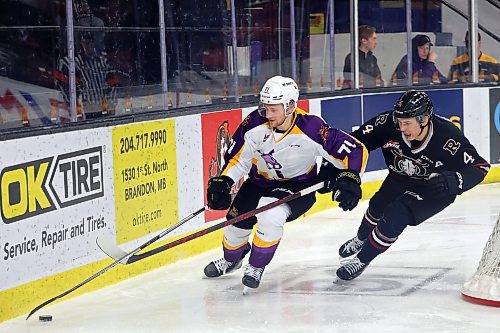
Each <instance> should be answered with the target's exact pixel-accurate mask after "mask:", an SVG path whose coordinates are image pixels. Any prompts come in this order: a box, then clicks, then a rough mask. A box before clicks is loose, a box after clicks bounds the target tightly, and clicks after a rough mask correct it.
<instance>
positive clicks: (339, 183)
mask: <svg viewBox="0 0 500 333" xmlns="http://www.w3.org/2000/svg"><path fill="white" fill-rule="evenodd" d="M331 188H332V192H333V193H332V200H333V201H338V202H339V207H340V208H342V209H343V210H344V211H348V210H353V209H354V207H356V206H357V205H358V202H359V199H361V178H360V177H359V174H358V173H357V172H355V171H352V170H343V171H341V172H340V173H339V175H338V176H337V179H336V181H335V183H333V186H332V187H331Z"/></svg>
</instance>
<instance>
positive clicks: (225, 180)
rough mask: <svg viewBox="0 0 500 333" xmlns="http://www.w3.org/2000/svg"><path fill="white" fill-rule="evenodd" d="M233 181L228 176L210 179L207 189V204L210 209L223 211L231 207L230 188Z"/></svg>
mask: <svg viewBox="0 0 500 333" xmlns="http://www.w3.org/2000/svg"><path fill="white" fill-rule="evenodd" d="M233 184H234V181H233V180H232V179H231V177H228V176H219V177H213V178H210V180H209V181H208V189H207V202H208V207H209V208H210V209H215V210H224V209H228V208H229V206H231V187H232V186H233Z"/></svg>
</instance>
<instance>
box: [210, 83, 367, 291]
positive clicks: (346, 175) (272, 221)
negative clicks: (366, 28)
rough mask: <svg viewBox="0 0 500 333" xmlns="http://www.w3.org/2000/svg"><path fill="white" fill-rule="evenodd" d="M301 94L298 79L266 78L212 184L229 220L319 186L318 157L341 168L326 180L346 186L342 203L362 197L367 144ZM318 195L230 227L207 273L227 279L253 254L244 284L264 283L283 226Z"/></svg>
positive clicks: (332, 186) (213, 199) (215, 205)
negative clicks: (306, 103)
mask: <svg viewBox="0 0 500 333" xmlns="http://www.w3.org/2000/svg"><path fill="white" fill-rule="evenodd" d="M298 98H299V89H298V87H297V84H296V83H295V81H294V80H293V79H291V78H287V77H282V76H275V77H272V78H270V79H269V80H268V81H267V82H266V83H265V84H264V86H263V88H262V90H261V92H260V105H259V108H258V109H257V110H255V111H253V112H251V113H250V114H249V115H248V116H247V117H246V118H245V119H244V120H243V122H242V123H241V124H240V126H239V127H238V129H237V130H236V132H235V133H234V135H233V137H232V142H231V146H230V148H229V150H228V151H227V153H226V155H225V164H224V167H223V168H222V172H221V175H220V176H218V177H213V178H211V179H210V180H209V182H208V189H207V201H208V206H209V207H210V208H211V209H215V210H225V209H228V208H229V212H228V214H227V218H228V219H229V218H233V217H235V216H238V215H241V214H243V213H246V212H249V211H251V210H254V209H256V208H257V207H261V206H264V205H266V204H269V203H271V202H274V201H276V200H279V199H281V198H283V197H285V196H287V195H289V194H290V193H293V192H296V191H300V190H302V189H304V188H306V187H308V186H311V185H313V184H314V183H315V182H317V181H318V179H317V170H316V159H317V157H323V158H324V159H326V160H328V161H329V162H330V163H332V164H333V165H334V166H335V167H336V168H338V169H339V170H340V171H339V172H338V175H337V176H335V177H336V178H335V180H336V181H334V182H326V183H327V184H328V185H327V186H328V188H327V190H329V191H333V193H336V192H337V190H339V191H338V192H337V193H340V194H339V195H337V196H336V200H337V201H338V202H339V205H340V207H342V208H343V209H344V210H351V209H353V208H354V207H355V206H356V205H357V203H358V201H359V199H360V198H361V187H360V174H361V173H362V172H363V171H364V169H365V166H366V161H367V157H368V154H367V150H366V148H365V147H364V145H363V144H362V143H360V142H359V141H358V140H356V139H355V138H353V137H352V136H350V135H348V134H346V133H344V132H342V131H341V130H338V129H334V128H331V127H330V126H328V125H327V124H326V123H325V122H324V121H323V120H322V119H321V118H320V117H317V116H314V115H309V114H307V113H306V112H305V111H303V110H301V109H299V108H297V101H298ZM337 171H338V170H337ZM245 175H248V178H247V179H246V181H245V182H244V183H243V185H242V186H241V188H240V190H239V191H238V193H237V194H236V196H235V198H234V201H233V202H231V194H230V191H231V187H232V185H233V184H234V182H236V181H238V180H240V179H241V177H243V176H245ZM326 177H327V178H329V177H330V178H331V177H334V175H327V176H326ZM332 199H333V196H332ZM315 201H316V198H315V193H311V194H308V195H305V196H302V197H299V198H297V199H295V200H293V201H290V202H288V203H285V204H282V205H279V206H277V207H275V208H272V209H269V210H267V211H265V212H262V213H260V214H257V216H254V217H251V218H248V219H245V220H242V221H240V222H238V223H235V224H234V225H230V226H228V227H226V228H225V229H224V238H223V240H222V247H223V252H224V256H223V257H222V258H221V259H218V260H215V261H212V262H210V263H209V264H208V265H207V266H206V267H205V270H204V272H205V275H206V276H207V277H211V278H213V277H219V276H221V275H223V274H227V273H230V272H232V271H234V270H236V269H238V268H240V267H241V265H242V261H243V258H244V257H245V255H246V254H247V253H249V252H250V258H249V263H248V265H247V266H246V267H245V270H244V275H243V279H242V283H243V284H244V285H245V286H246V287H249V288H257V287H258V286H259V284H260V280H261V277H262V273H263V272H264V268H265V267H266V266H267V265H268V264H269V262H270V261H271V259H272V258H273V256H274V253H275V251H276V249H277V247H278V244H279V242H280V240H281V237H282V236H283V225H284V224H285V222H287V221H292V220H294V219H296V218H297V217H299V216H300V215H302V214H304V213H305V212H307V211H308V210H309V209H310V208H311V206H312V205H313V204H314V202H315ZM257 222H258V225H257V230H256V234H255V235H254V237H253V241H252V245H250V243H249V237H250V234H251V232H252V228H253V226H254V225H255V224H256V223H257Z"/></svg>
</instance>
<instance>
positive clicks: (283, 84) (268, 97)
mask: <svg viewBox="0 0 500 333" xmlns="http://www.w3.org/2000/svg"><path fill="white" fill-rule="evenodd" d="M298 100H299V87H298V86H297V83H295V81H294V80H293V79H292V78H289V77H283V76H273V77H272V78H270V79H269V80H267V81H266V83H265V84H264V86H263V87H262V90H261V91H260V105H259V113H260V115H261V116H263V117H265V116H266V110H265V109H264V106H263V105H262V104H282V105H283V108H284V109H285V116H289V115H291V114H292V113H293V111H295V108H296V107H297V102H298ZM292 101H293V102H294V104H293V109H292V108H290V104H291V102H292Z"/></svg>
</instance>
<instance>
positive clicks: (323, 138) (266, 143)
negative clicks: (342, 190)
mask: <svg viewBox="0 0 500 333" xmlns="http://www.w3.org/2000/svg"><path fill="white" fill-rule="evenodd" d="M293 117H294V119H293V121H292V125H291V126H290V128H289V129H288V130H287V131H285V132H280V131H277V130H276V129H274V130H273V129H272V128H271V127H270V126H269V123H268V121H267V119H266V118H265V117H262V116H260V115H259V113H258V112H257V110H255V111H253V112H252V113H250V114H249V115H248V116H247V117H246V118H245V119H244V120H243V122H242V123H241V124H240V126H239V127H238V129H237V130H236V132H235V133H234V135H233V137H232V141H231V146H230V148H229V150H228V151H227V153H226V155H225V165H224V167H223V170H222V175H226V176H229V177H231V178H232V179H233V180H234V181H235V182H236V181H238V180H239V179H241V177H243V176H245V175H247V174H248V175H249V177H250V179H252V180H253V181H254V182H255V183H257V184H259V185H261V186H264V187H270V186H274V185H276V182H279V181H298V182H306V183H309V182H312V181H314V178H315V177H316V174H317V171H316V159H317V157H323V158H325V159H326V160H328V161H329V162H330V163H332V164H333V165H335V166H336V167H337V168H339V169H350V170H353V171H355V172H358V173H359V174H361V173H363V171H364V169H365V167H366V162H367V159H368V151H367V150H366V148H365V146H364V145H363V144H362V143H361V142H360V141H358V140H357V139H355V138H354V137H352V136H350V135H349V134H347V133H345V132H343V131H341V130H338V129H334V128H331V127H330V126H329V125H328V124H326V123H325V121H324V120H323V119H321V118H320V117H318V116H315V115H310V114H307V113H306V112H305V111H303V110H301V109H298V108H297V109H296V111H295V114H294V115H293Z"/></svg>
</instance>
